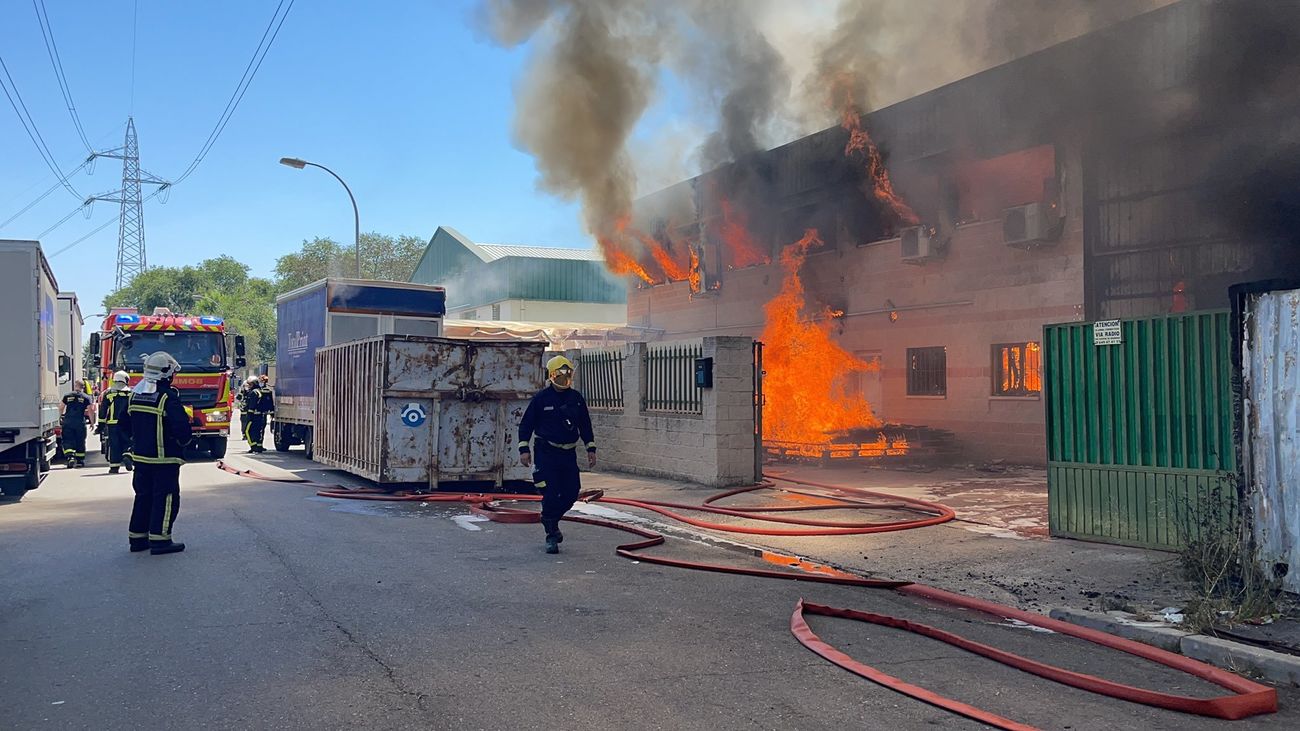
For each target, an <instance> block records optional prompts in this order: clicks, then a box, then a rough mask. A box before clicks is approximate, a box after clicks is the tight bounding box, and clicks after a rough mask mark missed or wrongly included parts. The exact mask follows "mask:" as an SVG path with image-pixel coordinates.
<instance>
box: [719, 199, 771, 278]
mask: <svg viewBox="0 0 1300 731" xmlns="http://www.w3.org/2000/svg"><path fill="white" fill-rule="evenodd" d="M721 208H722V229H721V230H720V231H719V234H720V235H721V237H722V244H723V247H724V250H725V251H726V253H727V268H729V269H740V268H742V267H752V266H758V265H760V264H771V263H772V257H770V256H768V255H767V254H765V253H763V250H762V249H761V248H760V247H759V245H758V243H757V242H755V241H754V237H753V236H750V235H749V229H748V227H747V224H748V221H747V220H746V217H745V214H744V212H743V211H739V210H736V209H735V208H734V207H733V206H732V205H731V201H729V200H727V199H726V198H723V199H722V202H721Z"/></svg>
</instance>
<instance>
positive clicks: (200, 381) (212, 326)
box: [90, 307, 246, 459]
mask: <svg viewBox="0 0 1300 731" xmlns="http://www.w3.org/2000/svg"><path fill="white" fill-rule="evenodd" d="M234 341H235V342H234V345H235V354H236V358H235V363H234V365H235V367H236V368H242V367H243V366H244V365H246V363H245V361H244V338H243V337H242V336H236V337H235V338H234ZM90 349H91V353H92V357H93V362H94V365H95V372H96V375H97V376H98V380H99V385H98V387H97V391H99V392H102V391H103V389H104V388H106V387H107V386H108V385H109V384H111V382H112V379H113V373H114V372H115V371H126V372H127V373H128V374H130V377H131V380H130V384H131V385H132V386H134V385H135V384H136V383H138V382H139V381H140V379H141V378H142V377H143V376H144V360H145V358H147V357H149V356H150V355H151V354H153V353H157V352H158V351H165V352H167V353H169V354H170V355H171V356H172V357H173V358H175V359H176V360H177V362H179V363H180V364H181V370H180V373H178V374H177V375H176V376H175V377H174V378H173V379H172V387H173V388H175V389H176V390H177V391H178V392H180V396H181V403H183V404H184V405H186V406H188V407H189V408H190V410H191V411H192V412H193V422H192V424H193V427H194V444H195V445H196V446H197V447H198V448H199V449H203V450H206V451H208V452H209V453H211V455H212V456H213V457H214V458H217V459H220V458H221V457H224V456H225V455H226V438H227V437H228V436H229V434H230V413H231V409H232V408H233V401H234V397H233V393H232V389H231V383H230V381H231V367H230V361H229V359H228V357H227V352H226V324H225V321H224V320H223V319H222V318H220V317H214V316H212V315H178V314H175V313H173V312H172V311H171V310H169V309H167V308H165V307H158V308H155V309H154V311H153V314H151V315H142V314H140V313H139V311H137V310H136V309H135V308H125V307H119V308H113V309H112V310H110V311H109V313H108V315H107V316H106V317H105V318H104V322H103V324H102V325H101V326H100V328H99V331H98V332H95V333H92V334H91V336H90Z"/></svg>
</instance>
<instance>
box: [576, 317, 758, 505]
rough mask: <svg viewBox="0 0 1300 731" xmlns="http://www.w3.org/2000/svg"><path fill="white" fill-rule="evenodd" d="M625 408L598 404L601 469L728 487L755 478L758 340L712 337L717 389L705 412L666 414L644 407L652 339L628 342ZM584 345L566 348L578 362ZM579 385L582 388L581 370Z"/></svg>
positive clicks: (709, 352) (708, 349)
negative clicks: (648, 349) (755, 342)
mask: <svg viewBox="0 0 1300 731" xmlns="http://www.w3.org/2000/svg"><path fill="white" fill-rule="evenodd" d="M623 347H624V348H625V349H626V350H625V353H626V359H625V360H624V361H623V364H624V370H623V403H624V408H623V409H622V410H621V411H616V410H605V409H596V408H593V409H592V410H591V416H592V426H593V428H594V430H595V435H596V444H597V453H598V455H599V460H600V466H601V468H602V469H612V470H616V471H621V472H631V473H634V474H640V475H650V476H655V477H667V478H672V479H678V480H686V481H688V482H695V483H699V484H702V485H710V486H715V487H726V486H732V485H748V484H752V483H753V482H754V481H755V478H756V475H755V471H754V411H753V387H754V384H753V340H752V339H750V338H744V337H705V338H703V339H702V353H703V357H705V358H713V388H711V389H705V390H704V392H703V394H702V401H703V403H702V409H701V413H699V414H661V413H655V412H651V411H647V410H646V409H645V408H644V406H643V405H642V396H643V395H644V390H645V389H644V383H645V352H646V344H645V343H629V344H627V345H625V346H623ZM579 353H580V351H577V350H573V351H567V352H566V355H567V356H568V357H569V358H570V359H571V360H574V361H575V362H577V357H578V355H579ZM577 385H578V388H579V389H581V388H582V383H581V373H579V375H578V383H577Z"/></svg>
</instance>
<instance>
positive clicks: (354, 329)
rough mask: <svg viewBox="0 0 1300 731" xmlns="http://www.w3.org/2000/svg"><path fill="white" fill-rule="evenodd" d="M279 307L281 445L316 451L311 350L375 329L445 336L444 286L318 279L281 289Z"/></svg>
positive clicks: (275, 433)
mask: <svg viewBox="0 0 1300 731" xmlns="http://www.w3.org/2000/svg"><path fill="white" fill-rule="evenodd" d="M275 309H276V344H275V361H276V378H275V417H274V419H273V420H272V422H271V435H272V437H273V441H274V443H275V448H276V449H277V450H278V451H281V452H285V451H288V450H289V448H290V447H292V446H294V445H298V444H301V445H303V447H304V448H305V449H306V451H307V456H308V458H311V457H312V455H313V449H312V444H313V429H314V420H315V418H316V351H317V350H319V349H320V348H323V347H326V346H329V345H338V344H339V343H346V342H351V341H353V340H361V339H364V338H370V337H374V336H376V335H432V336H438V335H441V334H442V319H443V316H445V315H446V314H447V293H446V290H444V289H443V288H442V287H433V286H429V285H424V284H411V283H407V282H381V281H372V280H364V279H335V278H327V279H321V280H318V281H315V282H312V283H311V284H308V285H307V286H305V287H300V288H298V289H295V290H293V291H292V292H287V293H285V294H282V295H280V296H279V297H277V298H276V300H275Z"/></svg>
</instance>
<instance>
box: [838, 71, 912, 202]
mask: <svg viewBox="0 0 1300 731" xmlns="http://www.w3.org/2000/svg"><path fill="white" fill-rule="evenodd" d="M832 95H833V96H834V98H836V99H838V100H839V103H840V126H841V127H843V128H844V129H846V130H848V133H849V141H848V143H847V144H845V145H844V155H845V156H846V157H848V156H852V155H853V154H854V153H857V154H859V155H861V156H862V157H864V158H866V165H867V175H868V177H869V178H870V180H871V193H872V195H874V196H875V198H876V200H878V201H880V202H881V203H882V204H884V206H885V207H886V208H888V209H889V210H890V211H891V212H893V214H894V216H895V217H896V218H897V219H898V220H899V221H900V222H902V223H904V224H906V225H908V226H915V225H916V224H918V223H920V220H921V219H920V218H918V217H917V215H916V212H915V211H913V210H912V208H911V206H909V205H907V203H906V202H904V201H903V199H902V198H901V197H900V196H899V195H898V193H896V192H894V183H893V181H892V180H890V178H889V169H888V168H886V167H885V163H884V161H883V160H881V158H880V148H878V147H876V143H875V141H874V140H872V139H871V135H869V134H867V131H866V130H865V129H863V128H862V115H860V114H859V113H858V108H857V105H856V104H854V103H853V91H852V89H851V88H850V85H849V83H848V81H847V80H846V79H840V80H838V81H837V82H836V83H835V84H833V88H832Z"/></svg>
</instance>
